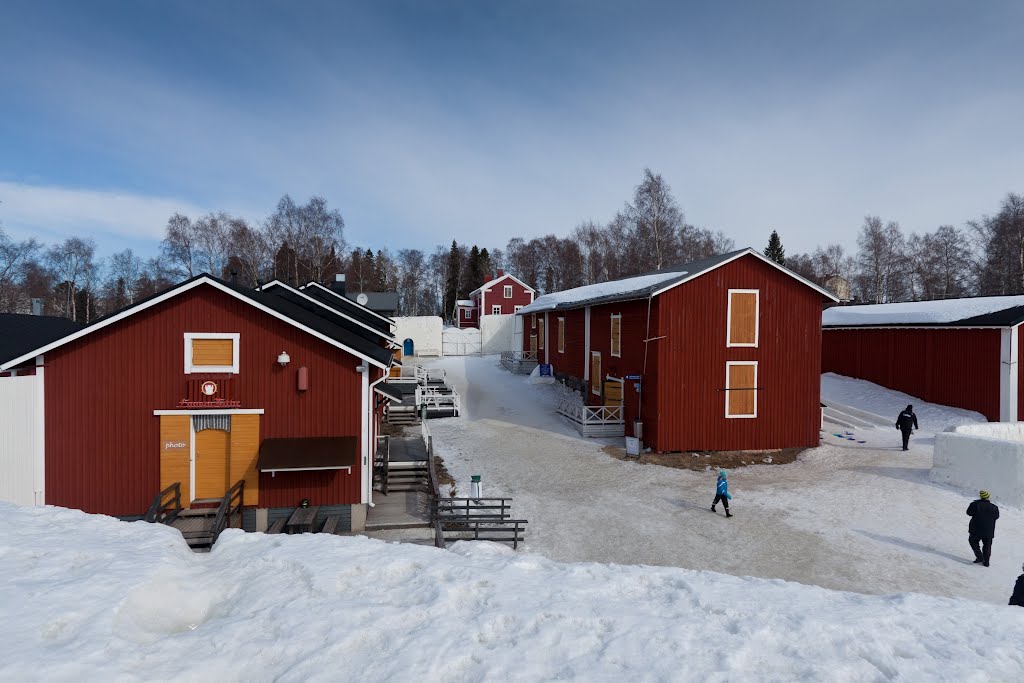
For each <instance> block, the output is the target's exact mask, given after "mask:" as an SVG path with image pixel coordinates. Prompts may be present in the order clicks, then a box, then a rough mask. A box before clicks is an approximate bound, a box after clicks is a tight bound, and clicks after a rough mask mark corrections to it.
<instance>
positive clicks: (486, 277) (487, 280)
mask: <svg viewBox="0 0 1024 683" xmlns="http://www.w3.org/2000/svg"><path fill="white" fill-rule="evenodd" d="M493 279H494V276H493V275H491V274H490V273H487V275H484V282H490V281H491V280H493Z"/></svg>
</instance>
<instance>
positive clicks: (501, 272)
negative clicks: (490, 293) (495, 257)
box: [498, 268, 505, 277]
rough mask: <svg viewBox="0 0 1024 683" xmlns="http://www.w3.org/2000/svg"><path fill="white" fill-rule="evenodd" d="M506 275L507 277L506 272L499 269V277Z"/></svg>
mask: <svg viewBox="0 0 1024 683" xmlns="http://www.w3.org/2000/svg"><path fill="white" fill-rule="evenodd" d="M504 275H505V271H504V270H502V269H501V268H498V277H504Z"/></svg>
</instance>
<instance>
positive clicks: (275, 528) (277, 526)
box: [267, 517, 288, 534]
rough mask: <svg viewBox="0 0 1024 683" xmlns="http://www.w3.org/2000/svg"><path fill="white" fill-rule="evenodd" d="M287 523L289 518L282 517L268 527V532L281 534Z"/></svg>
mask: <svg viewBox="0 0 1024 683" xmlns="http://www.w3.org/2000/svg"><path fill="white" fill-rule="evenodd" d="M287 523H288V518H287V517H281V518H280V519H278V520H277V521H276V522H274V523H273V524H271V525H270V528H269V529H267V533H268V534H279V533H281V532H282V531H284V525H285V524H287Z"/></svg>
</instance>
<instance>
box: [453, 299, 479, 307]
mask: <svg viewBox="0 0 1024 683" xmlns="http://www.w3.org/2000/svg"><path fill="white" fill-rule="evenodd" d="M455 305H456V306H476V304H474V303H473V301H472V300H471V299H457V300H456V301H455Z"/></svg>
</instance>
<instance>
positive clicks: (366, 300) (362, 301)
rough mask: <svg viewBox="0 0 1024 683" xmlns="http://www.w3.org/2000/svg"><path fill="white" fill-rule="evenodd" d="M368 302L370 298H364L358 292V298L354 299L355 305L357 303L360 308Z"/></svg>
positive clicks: (364, 296)
mask: <svg viewBox="0 0 1024 683" xmlns="http://www.w3.org/2000/svg"><path fill="white" fill-rule="evenodd" d="M369 300H370V297H368V296H366V295H365V294H363V293H362V292H359V296H357V297H356V303H358V304H359V305H360V306H365V305H366V302H368V301H369Z"/></svg>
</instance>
